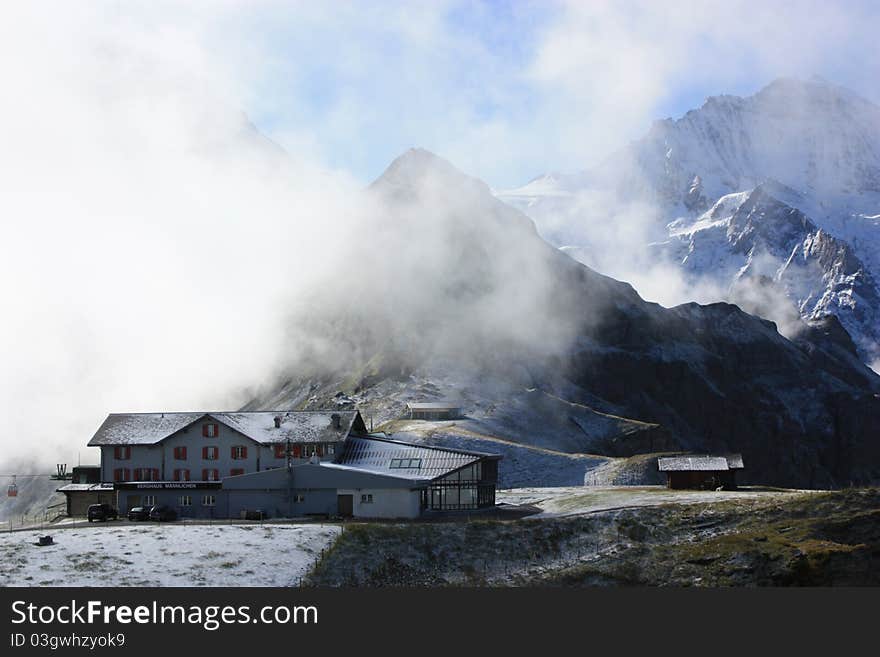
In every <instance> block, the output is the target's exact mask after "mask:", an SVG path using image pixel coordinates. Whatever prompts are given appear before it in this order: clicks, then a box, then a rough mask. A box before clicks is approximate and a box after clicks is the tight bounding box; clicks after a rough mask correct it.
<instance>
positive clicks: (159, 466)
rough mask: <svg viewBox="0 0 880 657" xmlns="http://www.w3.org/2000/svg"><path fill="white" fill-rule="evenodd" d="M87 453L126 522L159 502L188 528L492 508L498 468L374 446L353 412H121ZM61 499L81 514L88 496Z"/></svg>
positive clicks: (434, 451)
mask: <svg viewBox="0 0 880 657" xmlns="http://www.w3.org/2000/svg"><path fill="white" fill-rule="evenodd" d="M89 445H90V446H96V447H99V448H100V449H101V468H100V473H101V483H100V484H97V485H98V486H101V487H102V490H101V493H102V496H103V495H106V490H107V487H110V488H111V490H112V491H113V492H114V494H115V498H116V499H115V503H116V504H117V506H118V508H119V510H120V513H125V512H127V511H128V510H129V509H131V508H134V507H137V506H152V505H157V504H161V505H167V506H171V507H172V508H174V509H176V510H177V511H178V514H179V515H180V516H182V517H184V518H186V517H192V518H242V517H301V516H309V515H322V516H342V517H346V516H350V517H364V518H415V517H418V516H420V515H422V514H424V513H431V512H434V511H461V510H471V509H479V508H486V507H491V506H494V504H495V486H496V483H497V474H498V460H499V459H500V457H499V456H497V455H493V454H482V453H477V452H466V451H462V450H450V449H444V448H439V447H428V446H424V445H414V444H408V443H402V442H399V441H393V440H390V439H388V438H384V437H378V436H372V435H370V434H368V432H367V429H366V426H365V425H364V422H363V419H362V418H361V415H360V413H359V412H358V411H356V410H354V411H352V410H348V411H333V412H323V411H289V412H250V413H245V412H239V413H226V412H213V413H164V414H162V413H145V414H113V415H110V416H108V418H107V420H105V421H104V423H103V424H102V425H101V427H100V428H99V429H98V431H97V432H96V433H95V436H94V437H93V438H92V440H91V441H90V442H89ZM93 485H94V484H93ZM60 490H61V491H62V492H64V493H65V494H67V495H68V508H69V509H76V510H82V509H81V507H83V503H82V502H81V501H78V500H79V498H80V497H82V496H84V495H85V492H86V491H85V488H83V489H82V490H80V488H79V487H78V486H73V487H71V486H67V487H64V488H62V489H60ZM94 493H95V491H91V494H92V495H94ZM72 500H73V501H72ZM86 506H87V505H86Z"/></svg>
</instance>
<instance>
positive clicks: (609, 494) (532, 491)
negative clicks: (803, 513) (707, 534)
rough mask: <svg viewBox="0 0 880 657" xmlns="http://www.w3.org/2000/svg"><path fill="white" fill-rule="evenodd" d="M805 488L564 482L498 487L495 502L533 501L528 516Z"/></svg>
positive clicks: (756, 496)
mask: <svg viewBox="0 0 880 657" xmlns="http://www.w3.org/2000/svg"><path fill="white" fill-rule="evenodd" d="M806 492H808V491H800V490H784V489H765V488H741V489H739V490H736V491H703V490H670V489H668V488H665V487H663V486H587V487H584V486H565V487H559V488H512V489H507V490H499V491H498V493H497V495H496V500H497V502H498V503H506V504H533V505H535V506H538V507H540V508H541V509H542V512H541V513H539V514H536V515H533V516H529V518H547V517H551V516H569V515H577V514H580V513H594V512H597V511H607V510H610V509H620V508H628V507H641V506H657V505H660V504H704V503H707V502H723V501H725V500H754V499H759V498H761V499H767V498H771V497H788V496H791V495H794V494H797V493H806Z"/></svg>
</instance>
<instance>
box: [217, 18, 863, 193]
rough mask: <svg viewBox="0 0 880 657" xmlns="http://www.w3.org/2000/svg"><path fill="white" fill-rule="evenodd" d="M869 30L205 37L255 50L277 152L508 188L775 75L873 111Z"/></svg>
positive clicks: (606, 21) (482, 27) (449, 27)
mask: <svg viewBox="0 0 880 657" xmlns="http://www.w3.org/2000/svg"><path fill="white" fill-rule="evenodd" d="M878 24H880V10H878V8H877V5H876V3H836V4H835V6H833V7H828V6H826V5H824V4H822V3H817V2H799V3H791V2H777V3H772V2H771V3H764V4H762V5H761V6H758V5H756V3H752V2H738V1H732V2H724V3H721V2H718V3H716V2H700V3H687V2H679V3H643V2H626V3H624V2H618V3H601V2H595V3H585V2H579V3H578V2H576V3H561V2H525V1H523V2H440V1H437V2H428V3H422V4H419V5H415V4H413V3H403V4H397V3H393V2H360V3H327V4H325V5H324V6H323V8H322V9H316V8H315V7H314V6H309V5H305V4H297V3H266V4H259V5H245V6H244V7H238V8H236V9H235V10H234V11H230V12H229V13H228V14H223V15H220V16H218V17H217V26H216V27H217V29H216V30H215V31H213V32H209V33H208V34H209V36H210V37H211V38H214V39H218V40H219V41H218V43H217V47H218V48H222V47H223V44H229V43H230V42H236V43H238V44H239V45H238V46H237V48H236V50H237V49H238V48H241V47H243V46H242V44H246V45H247V47H248V48H250V51H249V55H250V57H251V58H252V59H251V60H250V64H252V65H253V66H252V67H251V68H249V69H247V70H240V71H239V72H238V75H240V76H241V77H242V78H243V79H245V80H246V81H247V85H248V93H247V97H246V99H245V100H244V101H243V103H244V105H245V107H244V110H245V111H246V112H247V113H248V115H249V116H250V118H251V119H252V120H253V121H254V123H255V124H256V125H257V126H258V127H259V128H260V129H261V130H262V131H263V132H265V133H267V134H268V135H270V136H271V137H272V138H273V139H275V140H276V141H278V142H279V143H280V144H282V145H283V146H284V147H285V148H287V149H288V150H292V151H299V152H304V153H309V155H310V156H312V157H315V158H317V159H318V160H319V161H321V162H322V163H323V164H324V165H325V166H328V167H331V168H337V169H344V170H346V171H349V172H351V173H352V174H353V175H355V176H356V177H358V178H359V179H362V180H363V181H368V180H370V179H372V178H374V177H375V176H377V175H379V174H380V173H381V171H382V170H383V169H384V167H385V166H387V164H388V163H389V162H390V160H391V159H392V158H393V157H394V156H395V155H397V154H399V153H400V152H402V151H403V150H405V149H406V148H408V147H410V146H423V147H426V148H429V149H431V150H434V151H436V152H438V153H439V154H441V155H444V156H446V157H448V158H449V159H451V160H452V161H453V162H454V163H455V164H457V165H458V166H459V167H461V168H463V169H465V170H466V171H468V172H470V173H474V174H475V175H479V176H481V177H483V178H484V179H486V180H487V182H489V183H490V184H491V185H493V186H496V187H509V186H515V185H518V184H522V183H524V182H526V181H527V180H528V179H530V178H531V177H533V176H535V175H537V174H540V173H542V172H546V171H549V170H563V171H569V170H576V169H579V168H581V167H585V166H589V165H590V164H593V163H595V162H596V161H597V160H600V159H601V157H602V156H604V155H605V154H607V153H608V152H610V151H611V150H613V149H614V148H617V147H619V146H621V145H623V144H624V143H625V142H626V141H628V140H630V139H633V138H637V137H638V136H639V135H641V134H642V133H643V132H644V131H645V130H646V129H647V128H648V125H649V124H650V121H651V120H653V119H655V118H663V117H667V116H671V117H677V116H680V115H681V114H683V113H684V112H686V111H687V110H688V109H691V108H693V107H698V106H699V105H700V104H702V102H703V100H704V99H705V98H706V97H707V96H708V95H714V94H718V93H734V94H750V93H754V92H755V91H757V90H758V89H760V88H761V87H762V86H763V85H764V84H766V83H768V82H769V81H771V80H772V79H774V78H776V77H779V76H783V75H792V76H796V77H802V78H808V77H810V76H811V75H813V74H819V75H821V76H823V77H825V78H827V79H829V80H831V81H833V82H836V83H839V84H843V85H845V86H848V87H850V88H852V89H854V90H855V91H857V92H858V93H860V94H862V95H863V96H866V97H868V98H871V99H873V100H875V101H877V100H878V90H877V85H876V83H875V81H876V80H877V79H880V64H878V62H880V52H878V48H877V46H876V45H875V35H874V34H873V31H874V29H875V28H876V26H877V25H878ZM226 55H227V56H228V52H227V53H226Z"/></svg>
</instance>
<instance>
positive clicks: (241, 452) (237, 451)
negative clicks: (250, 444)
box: [231, 445, 247, 460]
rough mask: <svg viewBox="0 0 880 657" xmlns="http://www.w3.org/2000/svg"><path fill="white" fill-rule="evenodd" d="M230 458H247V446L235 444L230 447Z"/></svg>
mask: <svg viewBox="0 0 880 657" xmlns="http://www.w3.org/2000/svg"><path fill="white" fill-rule="evenodd" d="M231 456H232V458H234V459H236V460H237V459H246V458H247V447H245V446H244V445H235V446H234V447H233V448H232V454H231Z"/></svg>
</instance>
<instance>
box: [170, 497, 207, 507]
mask: <svg viewBox="0 0 880 657" xmlns="http://www.w3.org/2000/svg"><path fill="white" fill-rule="evenodd" d="M192 503H193V500H192V495H181V496H180V497H178V498H177V505H178V506H192ZM216 505H217V496H216V495H202V506H216Z"/></svg>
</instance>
